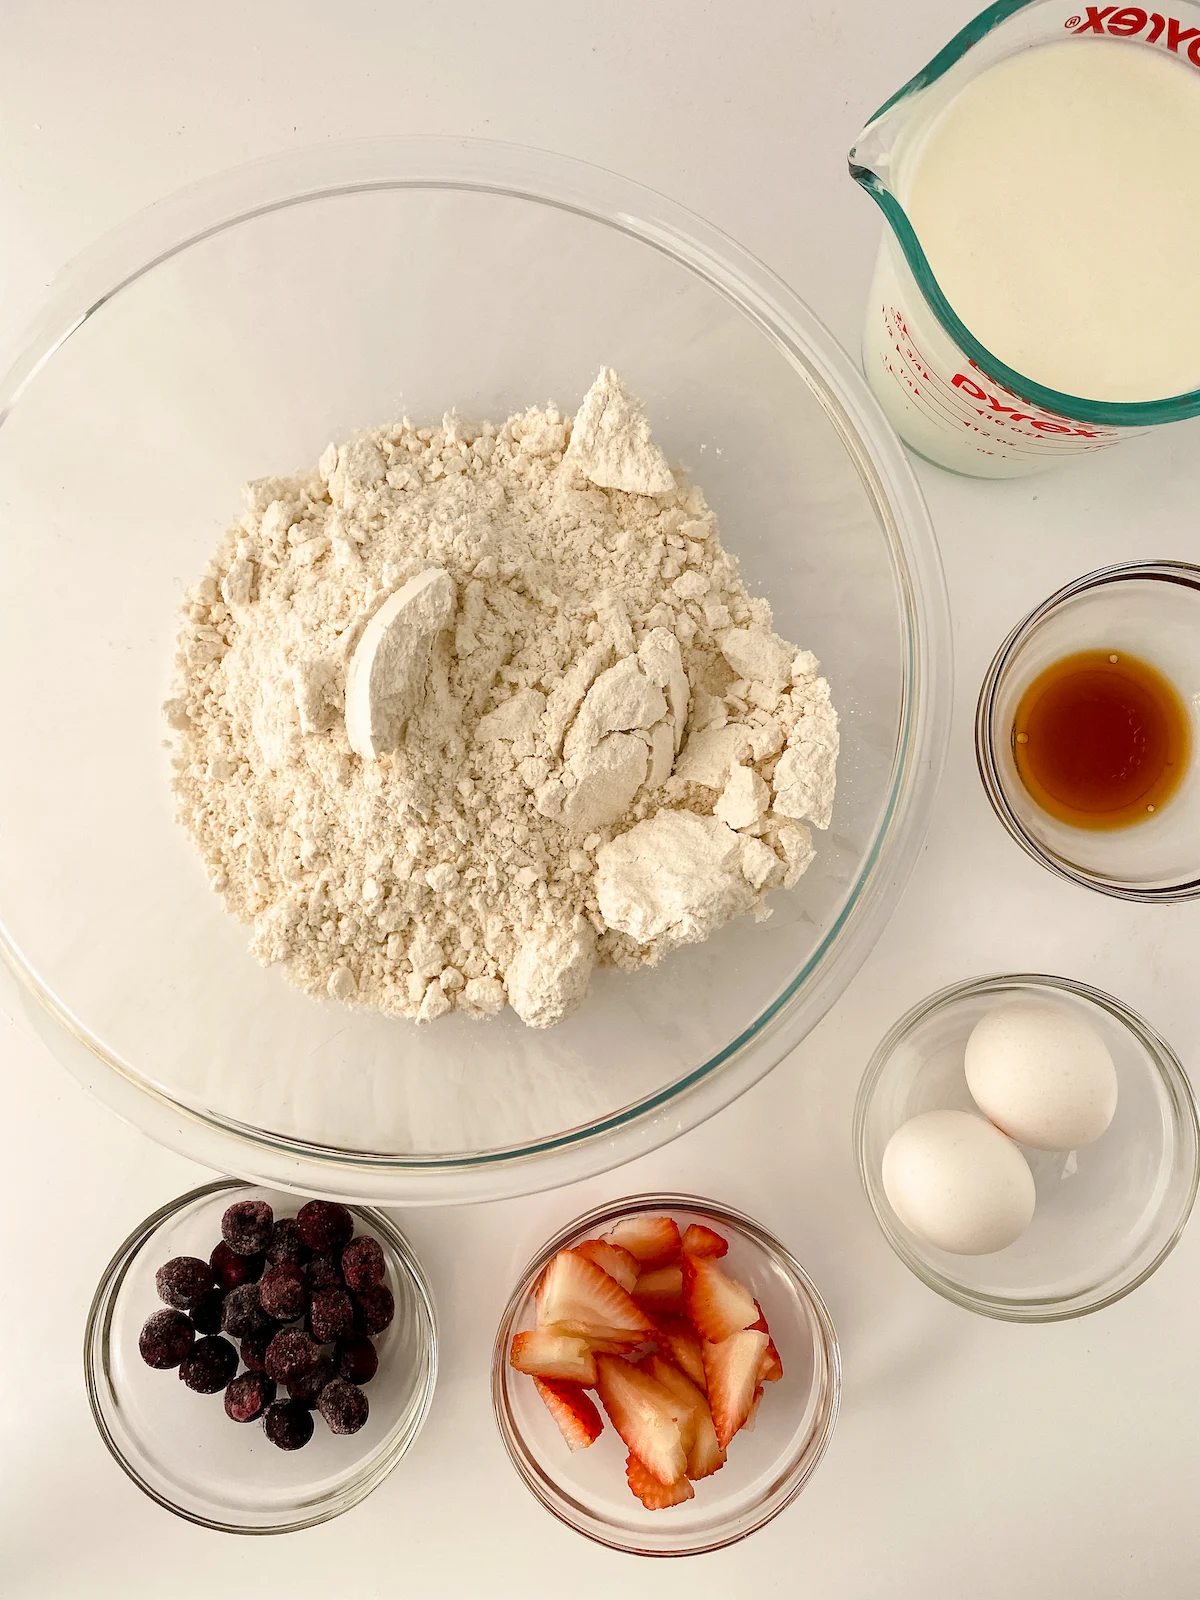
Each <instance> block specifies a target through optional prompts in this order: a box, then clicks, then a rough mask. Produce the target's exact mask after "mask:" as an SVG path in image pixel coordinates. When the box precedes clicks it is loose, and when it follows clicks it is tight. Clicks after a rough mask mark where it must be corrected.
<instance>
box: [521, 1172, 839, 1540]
mask: <svg viewBox="0 0 1200 1600" xmlns="http://www.w3.org/2000/svg"><path fill="white" fill-rule="evenodd" d="M840 1391H841V1363H840V1357H839V1354H838V1343H837V1336H836V1334H835V1333H834V1329H833V1324H832V1322H831V1321H830V1318H829V1313H828V1311H827V1310H826V1309H825V1304H824V1301H823V1300H822V1299H821V1296H820V1295H819V1294H818V1293H817V1290H816V1289H815V1288H814V1286H813V1284H812V1283H811V1281H810V1280H809V1278H808V1275H807V1274H806V1273H805V1271H804V1269H803V1267H801V1265H800V1263H799V1262H798V1261H796V1260H795V1258H794V1257H793V1256H792V1255H791V1254H789V1252H788V1251H787V1250H786V1249H785V1248H784V1246H783V1245H782V1244H780V1242H779V1240H778V1239H776V1238H774V1237H773V1236H772V1235H771V1234H769V1233H768V1232H767V1231H766V1230H765V1229H764V1228H762V1227H760V1226H759V1224H758V1223H756V1222H754V1221H752V1220H751V1219H750V1218H749V1217H745V1216H742V1215H741V1214H740V1213H739V1212H736V1211H731V1210H730V1209H729V1208H728V1207H726V1206H721V1205H717V1204H716V1203H715V1202H714V1201H711V1200H704V1199H700V1198H698V1197H697V1196H695V1195H669V1194H668V1195H636V1196H633V1197H631V1198H628V1199H624V1200H619V1201H616V1202H614V1203H613V1204H611V1205H607V1206H601V1207H599V1208H597V1209H596V1210H594V1211H589V1212H588V1213H587V1214H586V1215H585V1216H582V1217H579V1218H577V1219H576V1220H575V1221H574V1222H572V1223H569V1224H568V1226H567V1227H565V1228H564V1229H563V1230H562V1232H561V1233H559V1234H558V1235H557V1236H556V1237H555V1238H553V1239H551V1240H550V1242H549V1244H547V1245H546V1247H545V1249H544V1250H542V1251H541V1252H540V1253H539V1254H538V1256H537V1258H536V1259H535V1260H534V1261H532V1262H531V1263H530V1265H529V1267H528V1269H527V1270H526V1272H525V1273H524V1275H523V1277H522V1279H521V1281H520V1283H519V1284H518V1285H517V1287H516V1289H515V1290H514V1292H513V1295H512V1298H511V1299H510V1301H509V1303H508V1305H507V1307H506V1308H505V1312H504V1316H503V1317H502V1318H501V1322H500V1327H499V1331H498V1332H497V1335H496V1346H495V1351H494V1353H493V1357H492V1404H493V1407H494V1410H495V1414H496V1422H497V1425H498V1427H499V1429H500V1436H501V1438H502V1439H503V1440H504V1444H505V1447H506V1449H507V1450H508V1453H509V1456H510V1458H511V1460H512V1463H513V1465H514V1466H515V1467H516V1469H517V1471H518V1473H519V1474H520V1476H521V1478H522V1479H523V1480H524V1482H525V1484H526V1485H527V1487H528V1488H529V1489H530V1490H531V1491H532V1493H533V1494H534V1495H535V1496H536V1497H537V1498H538V1499H539V1500H540V1501H541V1503H542V1504H543V1505H544V1506H545V1507H546V1508H547V1510H549V1511H552V1512H553V1513H554V1515H555V1516H557V1517H558V1518H559V1519H560V1520H561V1521H563V1522H565V1523H566V1524H567V1525H568V1526H569V1527H572V1528H574V1529H576V1531H577V1532H579V1533H583V1534H586V1535H587V1536H588V1537H589V1538H591V1539H595V1540H597V1541H598V1542H599V1543H600V1544H605V1545H608V1546H610V1547H611V1548H613V1549H615V1550H623V1551H626V1552H628V1553H630V1554H632V1555H647V1556H682V1555H699V1554H701V1553H703V1552H705V1551H709V1550H717V1549H720V1548H721V1547H722V1546H723V1545H727V1544H732V1543H734V1542H735V1541H736V1540H738V1539H744V1538H745V1537H746V1536H747V1535H748V1534H751V1533H754V1532H755V1531H756V1530H757V1529H759V1528H761V1527H763V1526H764V1525H765V1524H766V1523H768V1522H769V1521H770V1520H771V1519H772V1518H773V1517H775V1516H777V1515H778V1514H779V1512H780V1511H782V1510H783V1509H784V1507H785V1506H787V1505H789V1504H790V1503H791V1502H792V1500H794V1499H795V1498H796V1496H797V1495H798V1494H799V1493H800V1491H801V1489H802V1488H803V1487H804V1485H805V1484H806V1483H807V1482H808V1479H809V1478H810V1477H811V1475H812V1473H813V1471H814V1470H815V1468H816V1466H817V1463H818V1462H819V1461H820V1459H821V1457H822V1456H823V1455H824V1453H825V1450H826V1447H827V1446H828V1444H829V1440H830V1437H831V1435H832V1433H833V1428H834V1423H835V1422H836V1420H837V1412H838V1400H839V1396H840Z"/></svg>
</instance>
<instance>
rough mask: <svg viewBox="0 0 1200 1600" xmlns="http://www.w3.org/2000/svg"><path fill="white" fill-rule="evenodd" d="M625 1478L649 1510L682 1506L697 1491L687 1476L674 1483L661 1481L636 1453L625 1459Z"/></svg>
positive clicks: (692, 1497)
mask: <svg viewBox="0 0 1200 1600" xmlns="http://www.w3.org/2000/svg"><path fill="white" fill-rule="evenodd" d="M625 1478H626V1481H627V1483H628V1484H629V1487H630V1488H631V1489H632V1490H633V1492H634V1494H635V1495H637V1497H638V1499H639V1500H640V1501H641V1502H642V1504H643V1505H644V1506H645V1508H646V1510H647V1511H665V1510H666V1509H667V1507H668V1506H681V1505H682V1504H683V1502H684V1501H685V1500H694V1499H695V1497H696V1491H695V1490H694V1489H693V1488H692V1486H691V1484H690V1483H689V1482H688V1481H687V1479H686V1478H676V1480H675V1482H674V1483H659V1481H658V1479H657V1478H656V1477H655V1476H654V1474H653V1473H652V1472H649V1471H648V1470H647V1469H646V1467H645V1466H644V1465H643V1463H642V1462H641V1461H640V1460H639V1459H638V1457H637V1456H635V1455H630V1456H628V1457H627V1458H626V1461H625Z"/></svg>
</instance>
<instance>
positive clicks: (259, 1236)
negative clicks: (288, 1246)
mask: <svg viewBox="0 0 1200 1600" xmlns="http://www.w3.org/2000/svg"><path fill="white" fill-rule="evenodd" d="M274 1224H275V1218H274V1215H273V1214H272V1211H271V1208H270V1206H269V1205H268V1204H267V1202H266V1201H265V1200H235V1201H234V1203H233V1204H232V1205H231V1206H230V1207H229V1209H228V1211H226V1213H225V1215H224V1216H223V1217H222V1218H221V1237H222V1239H224V1241H225V1243H226V1244H227V1245H228V1246H229V1248H230V1249H231V1250H232V1251H233V1252H234V1254H235V1255H239V1256H256V1255H258V1254H260V1252H262V1251H264V1250H265V1249H266V1248H267V1246H268V1245H269V1244H270V1242H271V1231H272V1229H273V1227H274Z"/></svg>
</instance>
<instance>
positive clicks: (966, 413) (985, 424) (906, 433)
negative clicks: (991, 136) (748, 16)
mask: <svg viewBox="0 0 1200 1600" xmlns="http://www.w3.org/2000/svg"><path fill="white" fill-rule="evenodd" d="M1169 5H1170V12H1169V14H1167V13H1166V12H1160V11H1153V12H1152V11H1148V10H1146V9H1144V8H1143V7H1141V6H1120V5H1073V4H1071V0H996V4H994V5H990V6H988V8H987V9H986V10H985V11H981V12H980V14H979V15H978V16H977V17H976V18H975V19H974V20H973V21H972V22H969V23H968V24H967V26H966V27H965V28H963V30H962V31H961V33H958V34H956V35H955V37H954V38H953V39H951V41H950V42H949V44H947V45H946V46H945V48H944V49H942V50H940V51H939V52H938V54H937V55H936V56H934V58H933V60H932V61H930V62H929V63H928V65H927V66H925V67H923V68H922V69H921V71H920V72H918V73H917V75H916V76H915V77H914V78H911V79H910V80H909V81H908V83H906V84H905V85H904V87H903V88H902V89H900V90H898V91H897V92H896V94H894V95H893V96H892V98H891V99H890V100H888V101H887V102H886V104H884V105H883V106H881V107H880V109H879V110H878V111H877V112H876V113H875V115H874V116H873V117H872V118H871V120H870V122H868V124H867V126H866V127H865V128H864V129H863V132H862V134H861V135H860V137H859V138H858V140H857V142H856V143H855V145H854V148H853V149H852V150H851V151H850V157H849V160H850V173H851V176H852V177H853V178H855V179H856V181H857V182H859V183H861V184H862V186H863V188H864V189H866V191H867V193H868V194H870V195H871V197H872V198H873V199H874V200H875V201H876V203H877V204H878V206H879V208H880V209H881V210H882V212H883V214H884V217H885V218H886V219H887V222H888V227H887V228H886V229H885V230H884V236H883V241H882V244H881V246H880V250H879V259H878V262H877V264H876V268H875V276H874V280H873V283H872V287H871V294H870V299H869V302H868V306H867V316H866V324H865V328H864V332H863V366H864V369H865V371H866V375H867V379H868V381H869V382H870V384H871V387H872V388H873V389H874V391H875V393H876V395H877V396H878V398H879V400H880V402H881V403H882V405H883V408H884V410H885V411H886V412H887V414H888V416H889V417H890V419H891V421H892V423H893V425H894V426H895V428H896V430H897V432H898V433H899V434H900V436H901V437H902V438H903V439H904V440H905V441H906V442H907V443H908V444H909V445H911V447H912V448H913V449H914V450H916V451H917V452H918V453H919V454H921V455H923V456H925V457H927V458H928V459H929V460H930V461H935V462H937V463H938V464H939V465H941V466H944V467H949V468H951V469H952V470H954V471H957V472H964V473H968V474H971V475H974V476H978V477H996V478H1000V477H1017V476H1020V475H1022V474H1024V473H1030V472H1038V471H1042V470H1044V469H1046V468H1048V467H1052V466H1055V465H1057V464H1058V463H1059V462H1061V461H1064V460H1069V459H1071V458H1073V457H1076V456H1079V455H1084V454H1087V453H1088V452H1090V451H1094V450H1102V449H1104V448H1105V447H1106V446H1108V445H1112V444H1116V443H1118V442H1119V441H1120V440H1122V439H1125V438H1128V437H1130V436H1131V435H1133V434H1137V433H1141V432H1143V431H1144V430H1145V429H1146V428H1148V427H1151V426H1154V425H1155V424H1158V423H1163V422H1178V421H1181V420H1182V419H1184V418H1186V417H1193V416H1196V415H1200V390H1192V391H1190V392H1188V393H1186V394H1176V395H1170V396H1165V397H1164V398H1162V399H1161V400H1139V401H1135V402H1128V403H1123V402H1122V403H1117V402H1113V401H1103V400H1088V399H1084V398H1081V397H1079V396H1075V395H1069V394H1063V393H1060V392H1059V391H1058V390H1057V389H1051V388H1047V387H1046V386H1045V385H1043V384H1040V383H1036V382H1034V381H1033V379H1031V378H1027V377H1025V376H1024V375H1023V374H1022V373H1020V372H1017V371H1014V370H1013V368H1011V367H1009V366H1007V365H1005V363H1004V362H1003V361H1001V360H999V359H998V357H996V356H994V355H993V354H992V353H991V351H990V350H988V349H986V348H985V347H984V345H983V344H981V343H980V341H979V340H978V339H977V338H976V337H975V336H974V335H973V333H972V331H971V329H970V328H968V327H967V326H965V324H964V323H963V322H962V321H961V319H960V318H959V317H958V316H957V315H956V313H955V310H954V307H953V306H952V305H951V304H950V303H949V301H948V300H947V298H946V296H945V294H944V293H943V292H942V290H941V288H940V287H939V285H938V282H937V280H936V279H935V277H934V275H933V272H932V271H931V269H930V265H929V262H928V260H927V259H926V256H925V252H924V250H923V248H922V245H921V241H920V239H919V238H918V237H917V234H916V232H915V231H914V228H913V226H912V223H911V222H910V221H909V218H908V216H907V215H906V212H905V208H904V186H905V181H906V176H907V174H908V173H909V172H910V171H911V170H912V165H913V161H914V158H915V155H916V153H917V151H918V150H919V148H920V146H921V141H922V138H923V136H924V134H925V133H926V132H927V131H928V129H929V128H930V126H931V125H932V123H933V121H934V119H935V118H936V117H937V116H938V115H939V114H940V113H941V112H942V111H943V110H944V109H945V107H946V106H947V105H948V104H949V102H950V101H951V100H952V99H953V98H954V96H955V95H956V94H958V93H959V91H960V90H961V89H962V88H963V87H964V86H965V85H966V84H967V83H969V82H970V81H971V80H972V79H973V78H975V77H978V76H979V74H980V73H982V72H984V71H985V70H986V69H987V68H989V67H991V66H992V65H994V64H995V63H996V62H998V61H999V60H1001V59H1002V58H1004V57H1007V56H1011V55H1015V54H1016V53H1018V52H1019V51H1023V50H1028V49H1030V48H1031V47H1033V46H1035V45H1042V44H1047V43H1049V42H1050V41H1052V40H1061V39H1072V38H1094V37H1096V36H1097V35H1100V36H1103V37H1105V38H1111V39H1114V40H1119V41H1121V42H1123V43H1124V44H1126V45H1127V46H1128V47H1129V48H1131V49H1141V50H1146V49H1155V50H1163V51H1169V52H1171V53H1173V54H1174V55H1175V56H1176V57H1177V58H1178V59H1179V60H1181V61H1184V62H1186V63H1190V64H1191V66H1193V67H1195V68H1196V69H1197V70H1198V71H1200V4H1197V3H1195V0H1169ZM1198 92H1200V88H1198ZM1114 114H1116V113H1114ZM997 137H1001V138H1002V137H1003V132H1002V130H998V131H997ZM1080 159H1081V160H1086V159H1087V151H1086V148H1083V147H1081V149H1080ZM1163 159H1164V160H1170V159H1171V152H1169V151H1164V152H1163ZM1114 226H1120V220H1119V219H1114ZM997 248H1003V241H1002V240H999V241H997ZM1104 336H1105V335H1104V330H1103V329H1097V337H1098V338H1102V337H1104Z"/></svg>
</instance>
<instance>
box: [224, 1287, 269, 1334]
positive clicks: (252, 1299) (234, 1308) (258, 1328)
mask: <svg viewBox="0 0 1200 1600" xmlns="http://www.w3.org/2000/svg"><path fill="white" fill-rule="evenodd" d="M273 1322H274V1319H273V1318H272V1316H271V1314H270V1312H268V1311H264V1310H263V1308H262V1302H261V1301H260V1300H259V1286H258V1284H257V1283H240V1284H239V1285H238V1286H237V1288H236V1289H231V1290H230V1291H229V1293H228V1294H227V1295H226V1296H225V1304H224V1305H223V1306H222V1308H221V1332H222V1333H228V1334H229V1335H230V1336H231V1337H232V1338H234V1339H244V1338H245V1337H246V1335H247V1334H250V1333H265V1332H266V1331H267V1329H268V1328H270V1327H271V1326H272V1325H273Z"/></svg>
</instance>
